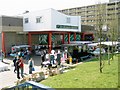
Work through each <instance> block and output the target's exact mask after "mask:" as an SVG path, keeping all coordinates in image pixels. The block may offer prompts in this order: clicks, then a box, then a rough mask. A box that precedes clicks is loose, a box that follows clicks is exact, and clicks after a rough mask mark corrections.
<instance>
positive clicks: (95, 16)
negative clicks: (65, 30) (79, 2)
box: [58, 0, 120, 40]
mask: <svg viewBox="0 0 120 90" xmlns="http://www.w3.org/2000/svg"><path fill="white" fill-rule="evenodd" d="M112 1H113V0H110V2H109V3H98V4H95V5H89V6H82V7H75V8H68V9H63V10H58V11H59V12H62V13H64V14H66V15H71V16H75V15H76V16H81V24H82V25H88V26H94V27H95V30H96V37H97V36H98V32H99V31H100V28H98V27H99V26H100V24H102V25H101V26H100V27H101V28H102V34H103V35H102V36H104V37H103V38H105V37H107V36H110V38H112V37H114V36H115V40H116V39H117V38H118V36H120V35H118V33H119V32H120V25H118V24H119V23H120V2H119V0H116V2H112ZM113 32H114V34H112V33H113ZM98 38H99V37H98Z"/></svg>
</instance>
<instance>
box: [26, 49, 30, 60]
mask: <svg viewBox="0 0 120 90" xmlns="http://www.w3.org/2000/svg"><path fill="white" fill-rule="evenodd" d="M26 60H30V51H29V49H27V51H26Z"/></svg>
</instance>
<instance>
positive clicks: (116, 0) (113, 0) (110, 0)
mask: <svg viewBox="0 0 120 90" xmlns="http://www.w3.org/2000/svg"><path fill="white" fill-rule="evenodd" d="M118 1H120V0H109V2H118Z"/></svg>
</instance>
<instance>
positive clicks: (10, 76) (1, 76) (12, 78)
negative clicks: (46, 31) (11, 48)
mask: <svg viewBox="0 0 120 90" xmlns="http://www.w3.org/2000/svg"><path fill="white" fill-rule="evenodd" d="M32 58H33V60H34V68H35V71H36V72H37V71H40V70H41V66H40V65H41V57H40V56H34V57H32ZM12 59H13V58H5V59H4V60H3V61H4V62H6V63H7V64H8V68H9V70H8V71H3V72H0V90H1V88H4V87H9V86H15V84H16V83H15V82H16V81H17V80H18V79H17V74H16V73H14V66H13V61H12ZM24 74H25V75H29V68H28V61H27V60H25V63H24Z"/></svg>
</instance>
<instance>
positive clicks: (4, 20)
mask: <svg viewBox="0 0 120 90" xmlns="http://www.w3.org/2000/svg"><path fill="white" fill-rule="evenodd" d="M0 30H1V31H7V32H19V31H21V32H22V31H23V19H22V18H20V17H9V16H1V17H0Z"/></svg>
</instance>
